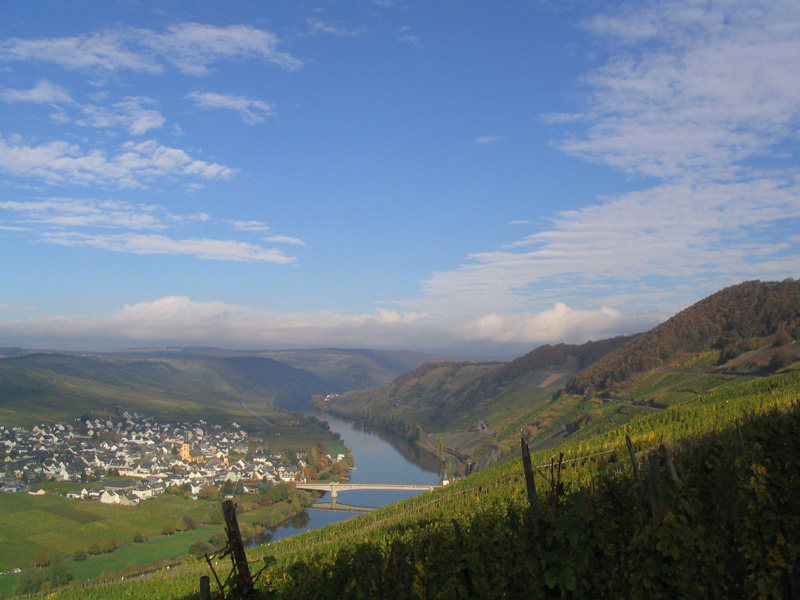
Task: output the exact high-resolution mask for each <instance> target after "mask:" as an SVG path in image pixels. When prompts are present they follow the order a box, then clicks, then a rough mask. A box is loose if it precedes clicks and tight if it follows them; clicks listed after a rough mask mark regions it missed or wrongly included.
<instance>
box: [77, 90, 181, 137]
mask: <svg viewBox="0 0 800 600" xmlns="http://www.w3.org/2000/svg"><path fill="white" fill-rule="evenodd" d="M155 104H156V102H155V100H153V99H152V98H147V97H127V98H124V99H123V100H121V101H120V102H117V103H115V104H114V105H112V106H111V107H110V108H107V107H103V106H95V105H86V106H83V107H82V108H83V112H84V115H85V118H84V119H81V120H78V121H77V122H76V123H77V124H78V125H83V126H87V127H99V128H109V127H125V128H126V129H127V130H128V132H129V133H130V134H131V135H142V134H145V133H147V132H148V131H150V130H151V129H160V128H161V127H163V125H164V123H165V121H166V119H165V118H164V117H163V116H162V115H161V113H159V112H158V111H157V110H155V109H153V108H147V106H153V105H155Z"/></svg>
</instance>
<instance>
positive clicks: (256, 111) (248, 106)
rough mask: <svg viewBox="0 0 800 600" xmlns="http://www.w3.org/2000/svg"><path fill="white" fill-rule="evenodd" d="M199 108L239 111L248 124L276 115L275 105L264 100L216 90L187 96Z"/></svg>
mask: <svg viewBox="0 0 800 600" xmlns="http://www.w3.org/2000/svg"><path fill="white" fill-rule="evenodd" d="M187 98H188V99H189V100H191V101H192V102H194V104H195V106H197V107H199V108H206V109H213V108H224V109H228V110H234V111H236V112H238V113H239V116H240V117H241V118H242V121H244V122H245V123H247V124H248V125H254V124H256V123H261V122H262V121H264V119H265V118H266V117H271V116H273V115H274V112H273V111H274V110H275V105H274V104H270V103H268V102H264V101H262V100H253V99H252V98H246V97H244V96H234V95H232V94H218V93H215V92H192V93H191V94H189V95H188V96H187Z"/></svg>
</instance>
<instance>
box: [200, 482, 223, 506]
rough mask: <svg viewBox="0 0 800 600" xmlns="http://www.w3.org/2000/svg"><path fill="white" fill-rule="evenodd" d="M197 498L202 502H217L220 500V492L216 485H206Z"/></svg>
mask: <svg viewBox="0 0 800 600" xmlns="http://www.w3.org/2000/svg"><path fill="white" fill-rule="evenodd" d="M197 497H198V498H199V499H200V500H206V501H207V502H216V501H217V500H219V490H218V489H217V487H216V486H215V485H211V484H208V485H204V486H203V487H201V488H200V491H199V492H198V493H197Z"/></svg>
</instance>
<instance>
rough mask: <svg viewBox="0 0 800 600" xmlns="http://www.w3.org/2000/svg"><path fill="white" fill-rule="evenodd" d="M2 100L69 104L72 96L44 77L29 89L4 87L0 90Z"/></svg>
mask: <svg viewBox="0 0 800 600" xmlns="http://www.w3.org/2000/svg"><path fill="white" fill-rule="evenodd" d="M0 100H2V101H3V102H8V103H14V102H33V103H35V104H71V103H72V102H73V100H72V97H71V96H70V95H69V92H67V91H66V90H65V89H64V88H62V87H61V86H60V85H55V84H53V83H50V82H49V81H47V80H46V79H42V80H41V81H39V82H38V83H37V84H36V85H35V86H34V87H33V88H32V89H30V90H12V89H5V90H3V91H2V92H0Z"/></svg>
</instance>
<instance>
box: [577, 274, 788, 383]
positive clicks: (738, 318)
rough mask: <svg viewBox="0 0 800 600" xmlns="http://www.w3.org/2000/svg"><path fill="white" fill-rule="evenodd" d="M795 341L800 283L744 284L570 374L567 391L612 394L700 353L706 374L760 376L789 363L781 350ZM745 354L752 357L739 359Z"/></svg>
mask: <svg viewBox="0 0 800 600" xmlns="http://www.w3.org/2000/svg"><path fill="white" fill-rule="evenodd" d="M798 337H800V281H795V280H793V279H787V280H785V281H782V282H762V281H747V282H744V283H741V284H739V285H735V286H731V287H728V288H725V289H723V290H721V291H719V292H717V293H715V294H713V295H711V296H708V297H707V298H705V299H703V300H701V301H699V302H697V303H696V304H694V305H692V306H690V307H689V308H687V309H685V310H683V311H681V312H680V313H678V314H677V315H675V316H674V317H672V318H671V319H669V320H667V321H665V322H664V323H662V324H661V325H658V326H656V327H655V328H653V329H651V330H650V331H648V332H647V333H645V334H642V335H640V336H638V337H636V338H635V339H633V340H631V341H630V342H628V343H627V344H625V345H624V346H622V347H620V348H619V349H617V350H616V351H614V352H611V353H610V354H608V355H607V356H605V357H603V358H601V359H599V360H597V361H596V362H595V363H594V364H592V365H590V366H589V367H587V368H586V369H584V370H582V371H580V372H579V373H577V374H575V375H574V376H573V377H572V379H570V381H569V382H568V383H567V386H566V390H567V391H568V392H570V393H575V394H582V395H586V396H592V395H595V394H603V393H613V392H614V391H616V389H617V388H618V387H619V386H620V385H623V384H629V383H630V382H631V381H632V380H634V379H635V378H636V377H637V375H639V374H641V373H644V372H647V371H650V370H651V369H654V368H658V367H662V366H664V365H670V364H675V365H677V364H681V365H691V358H692V357H694V356H698V355H699V354H700V353H702V352H703V351H712V352H713V356H714V360H713V362H712V363H711V364H708V363H705V364H703V363H702V361H701V362H698V363H697V366H698V367H702V368H706V369H708V370H714V369H724V368H727V367H730V368H732V369H734V368H735V369H736V370H738V371H740V372H743V371H747V370H749V371H763V370H769V369H770V365H771V366H772V367H773V370H774V367H780V366H782V364H781V363H785V362H786V361H790V360H791V358H792V357H791V356H790V354H792V352H791V351H789V350H786V349H784V350H783V351H781V347H782V346H785V345H787V344H788V342H789V341H791V340H792V339H797V338H798ZM766 338H769V339H766ZM765 341H766V342H767V344H766V346H767V347H766V349H763V348H764V345H765ZM769 342H771V344H770V343H769ZM759 349H762V350H761V351H760V352H758V351H759ZM747 353H755V354H754V355H752V356H751V360H749V361H748V360H742V358H741V357H742V356H744V355H746V354H747ZM784 355H785V356H784ZM776 356H777V358H775V357H776Z"/></svg>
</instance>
